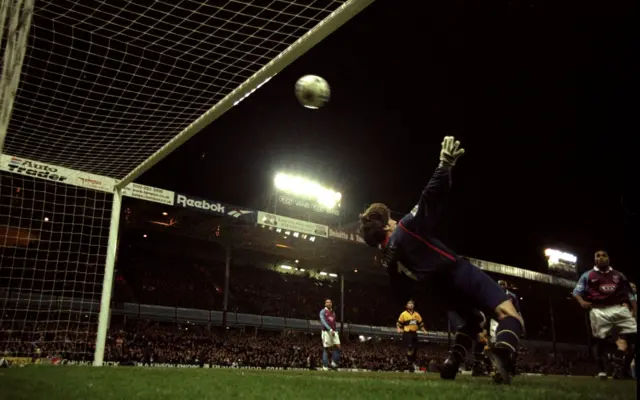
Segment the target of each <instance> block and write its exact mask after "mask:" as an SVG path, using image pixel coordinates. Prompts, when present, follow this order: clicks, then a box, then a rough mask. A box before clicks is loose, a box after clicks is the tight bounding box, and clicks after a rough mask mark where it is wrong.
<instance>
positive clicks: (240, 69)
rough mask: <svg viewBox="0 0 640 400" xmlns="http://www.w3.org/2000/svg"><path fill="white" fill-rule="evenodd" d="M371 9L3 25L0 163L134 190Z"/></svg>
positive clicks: (69, 14)
mask: <svg viewBox="0 0 640 400" xmlns="http://www.w3.org/2000/svg"><path fill="white" fill-rule="evenodd" d="M372 1H373V0H315V1H306V0H305V1H302V0H274V1H270V2H255V1H248V0H227V1H224V2H202V1H195V0H181V1H171V0H157V1H150V2H115V3H114V2H110V1H105V0H88V1H82V2H58V1H49V2H36V6H35V11H34V13H33V18H32V22H31V24H29V17H30V16H31V14H30V13H28V12H26V13H24V14H23V16H22V19H20V20H19V18H14V19H13V20H11V23H9V24H8V27H9V32H8V34H7V36H6V37H7V38H8V39H7V41H6V42H7V49H6V51H5V54H4V55H5V56H6V57H11V58H12V59H13V60H14V63H13V65H11V67H12V68H6V65H5V71H4V73H5V74H6V79H7V80H9V81H10V82H9V83H10V85H14V87H15V85H17V84H18V80H17V79H18V77H19V79H20V82H19V86H18V87H17V94H16V96H15V103H14V104H13V113H12V118H11V121H10V123H9V126H8V129H7V135H6V138H4V132H3V130H4V129H2V128H3V127H0V151H1V152H2V153H3V154H9V155H12V156H18V157H24V158H28V159H32V160H35V161H38V162H42V163H47V164H55V165H58V166H62V167H67V168H71V169H74V170H81V171H84V172H90V173H95V174H98V175H103V176H108V177H112V178H125V177H127V180H129V181H130V180H132V179H135V177H136V176H138V175H139V174H141V173H142V172H144V170H146V169H148V168H150V167H151V166H152V165H153V164H155V163H156V162H157V161H159V160H160V159H162V158H163V157H164V156H166V155H167V154H169V153H170V152H171V151H173V150H174V149H175V148H176V147H177V146H179V145H180V144H181V143H183V142H184V141H186V140H188V138H190V137H191V136H193V135H194V134H195V133H197V132H198V131H199V130H201V129H202V128H204V127H205V126H206V125H208V124H209V123H211V122H212V121H213V120H215V119H216V118H217V117H219V116H220V115H222V114H223V113H224V112H225V111H226V110H227V109H229V108H230V107H232V106H233V105H234V104H237V103H238V102H239V101H240V100H242V99H243V98H244V97H246V96H247V95H249V94H250V93H251V92H252V91H253V90H255V89H256V88H258V87H259V86H260V85H262V84H263V83H265V81H267V80H268V79H270V78H271V77H272V76H273V75H275V74H276V73H278V72H279V71H280V70H282V69H283V68H285V67H286V66H287V65H289V64H290V63H291V62H292V61H293V60H295V59H296V58H298V57H299V56H300V55H302V54H304V52H306V51H307V50H309V49H310V48H311V47H313V46H314V45H315V44H316V43H318V42H319V41H320V40H322V39H323V38H324V37H326V36H327V35H329V34H330V33H331V32H333V31H334V30H335V29H337V28H338V27H339V26H341V25H342V24H343V23H345V22H346V21H348V20H349V19H350V18H351V17H352V16H354V15H355V14H357V13H358V12H359V11H360V10H362V9H363V8H365V7H366V6H367V5H369V4H370V3H371V2H372ZM30 3H31V2H25V4H30ZM14 9H15V10H14ZM14 12H15V13H16V15H18V13H19V12H20V10H19V9H18V7H14V8H12V9H11V10H10V13H14ZM18 22H20V23H18ZM29 26H30V29H29ZM27 33H28V36H27ZM22 38H24V39H22ZM25 47H26V55H25V56H24V63H23V65H22V71H21V74H19V72H20V68H19V66H20V60H22V59H23V57H22V54H21V53H23V52H24V51H25ZM4 92H5V94H6V93H12V92H13V90H5V91H4ZM5 100H9V101H5ZM10 100H11V99H10V98H7V97H5V98H3V102H2V103H4V107H5V110H3V111H4V112H6V110H7V108H6V106H7V105H9V104H10ZM3 139H4V147H3ZM154 154H155V156H154V158H153V159H152V160H149V157H151V156H152V155H154ZM145 160H147V161H145ZM143 163H145V166H142V165H141V164H143ZM134 169H135V170H136V173H135V174H131V172H132V171H133V170H134ZM127 183H128V182H127Z"/></svg>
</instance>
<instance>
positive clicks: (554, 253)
mask: <svg viewBox="0 0 640 400" xmlns="http://www.w3.org/2000/svg"><path fill="white" fill-rule="evenodd" d="M544 255H545V256H547V257H549V261H551V262H552V263H557V262H559V261H565V262H569V263H572V264H575V263H576V262H577V261H578V257H576V256H574V255H573V254H569V253H565V252H562V251H560V250H554V249H546V250H545V251H544Z"/></svg>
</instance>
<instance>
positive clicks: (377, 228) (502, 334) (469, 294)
mask: <svg viewBox="0 0 640 400" xmlns="http://www.w3.org/2000/svg"><path fill="white" fill-rule="evenodd" d="M463 154H464V150H463V149H462V148H460V142H458V141H456V140H455V139H454V138H453V137H451V136H448V137H445V138H444V140H443V142H442V149H441V152H440V164H439V166H438V168H437V169H436V171H435V172H434V174H433V176H432V177H431V180H430V181H429V183H428V184H427V187H426V188H425V189H424V190H423V191H422V193H421V194H420V200H419V201H418V204H417V205H416V206H415V207H414V208H413V210H411V212H410V213H408V214H406V215H405V216H404V217H403V218H402V219H401V220H400V221H398V222H396V221H394V220H393V219H391V218H390V210H389V208H388V207H387V206H386V205H384V204H382V203H374V204H372V205H371V206H370V207H369V208H368V209H367V210H366V211H365V212H364V214H362V215H361V216H360V223H361V226H360V229H361V232H362V235H363V237H364V240H365V242H366V243H367V245H369V246H371V247H378V248H380V249H381V250H382V251H383V256H382V257H381V258H382V264H383V266H385V267H386V268H387V270H388V273H389V275H390V278H391V283H392V285H393V286H394V287H396V288H398V287H399V286H402V287H405V286H409V285H410V282H409V281H407V279H411V280H414V281H418V282H420V285H421V286H423V287H424V288H426V289H427V290H429V291H432V292H434V293H437V294H438V296H439V298H442V300H443V301H444V302H445V304H446V305H447V306H448V308H449V309H450V311H451V314H453V315H454V316H455V317H456V319H457V320H459V321H462V324H461V327H460V329H459V330H458V332H457V333H456V336H455V341H454V344H453V346H452V348H451V350H450V353H449V357H448V358H447V360H446V361H445V363H444V365H443V367H442V369H441V371H440V376H441V378H442V379H455V376H456V374H457V372H458V370H459V368H460V365H461V364H462V362H463V361H464V359H465V358H466V356H467V354H471V353H472V345H473V341H474V340H475V339H476V338H477V337H478V333H480V331H481V327H480V325H481V323H482V322H483V320H484V318H483V316H482V314H481V311H482V312H484V313H485V315H487V316H488V317H490V318H493V319H495V320H496V321H498V327H497V329H496V341H495V343H493V344H491V345H490V347H489V348H488V349H487V350H486V351H485V352H486V356H487V357H488V358H489V360H490V361H491V364H492V365H493V367H494V369H495V374H494V380H495V381H496V382H498V383H510V382H511V379H512V378H513V370H514V368H513V364H512V354H514V353H515V352H516V351H517V349H518V342H519V337H520V334H521V332H522V330H523V321H522V319H521V317H520V315H519V314H518V312H517V311H516V309H515V308H514V306H513V303H512V302H511V300H510V299H509V297H508V296H507V294H506V293H505V291H504V290H502V288H501V287H500V286H499V285H498V284H497V283H496V282H495V281H494V280H493V279H492V278H491V277H489V276H488V275H487V274H485V273H484V272H482V270H480V269H479V268H477V267H475V266H474V265H472V264H471V263H470V262H469V261H467V260H466V259H464V258H461V257H459V256H457V255H456V254H454V253H453V252H452V251H451V250H450V249H448V248H447V247H446V246H445V245H444V244H442V243H441V242H440V241H438V240H437V239H435V238H434V237H433V230H434V226H435V224H436V221H437V218H438V214H439V212H440V210H441V208H442V206H443V205H444V202H445V199H446V195H447V193H448V192H449V188H450V186H451V171H452V169H453V166H454V165H455V164H456V161H457V160H458V158H459V157H460V156H462V155H463Z"/></svg>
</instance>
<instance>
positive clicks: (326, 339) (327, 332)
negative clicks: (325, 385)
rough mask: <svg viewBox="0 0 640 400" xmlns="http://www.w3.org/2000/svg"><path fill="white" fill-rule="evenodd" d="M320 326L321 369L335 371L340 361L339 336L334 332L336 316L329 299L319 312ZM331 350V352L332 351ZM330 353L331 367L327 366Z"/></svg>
mask: <svg viewBox="0 0 640 400" xmlns="http://www.w3.org/2000/svg"><path fill="white" fill-rule="evenodd" d="M320 324H321V325H322V368H323V369H324V370H325V371H326V370H328V369H329V368H331V369H337V368H338V362H339V361H340V336H338V332H336V314H335V313H334V312H333V302H332V301H331V299H327V300H325V301H324V308H323V309H322V310H320ZM332 350H333V351H332ZM329 352H331V365H329Z"/></svg>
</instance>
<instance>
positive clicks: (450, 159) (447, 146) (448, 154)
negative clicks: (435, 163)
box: [440, 136, 464, 167]
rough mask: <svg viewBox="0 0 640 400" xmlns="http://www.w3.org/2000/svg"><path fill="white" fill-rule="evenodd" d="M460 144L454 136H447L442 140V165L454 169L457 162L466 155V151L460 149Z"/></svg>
mask: <svg viewBox="0 0 640 400" xmlns="http://www.w3.org/2000/svg"><path fill="white" fill-rule="evenodd" d="M459 147H460V142H459V141H457V140H455V138H454V137H453V136H445V137H444V139H443V140H442V150H440V161H441V162H442V164H444V165H447V166H451V167H453V166H454V165H456V161H457V160H458V158H460V156H461V155H463V154H464V149H461V148H459Z"/></svg>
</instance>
